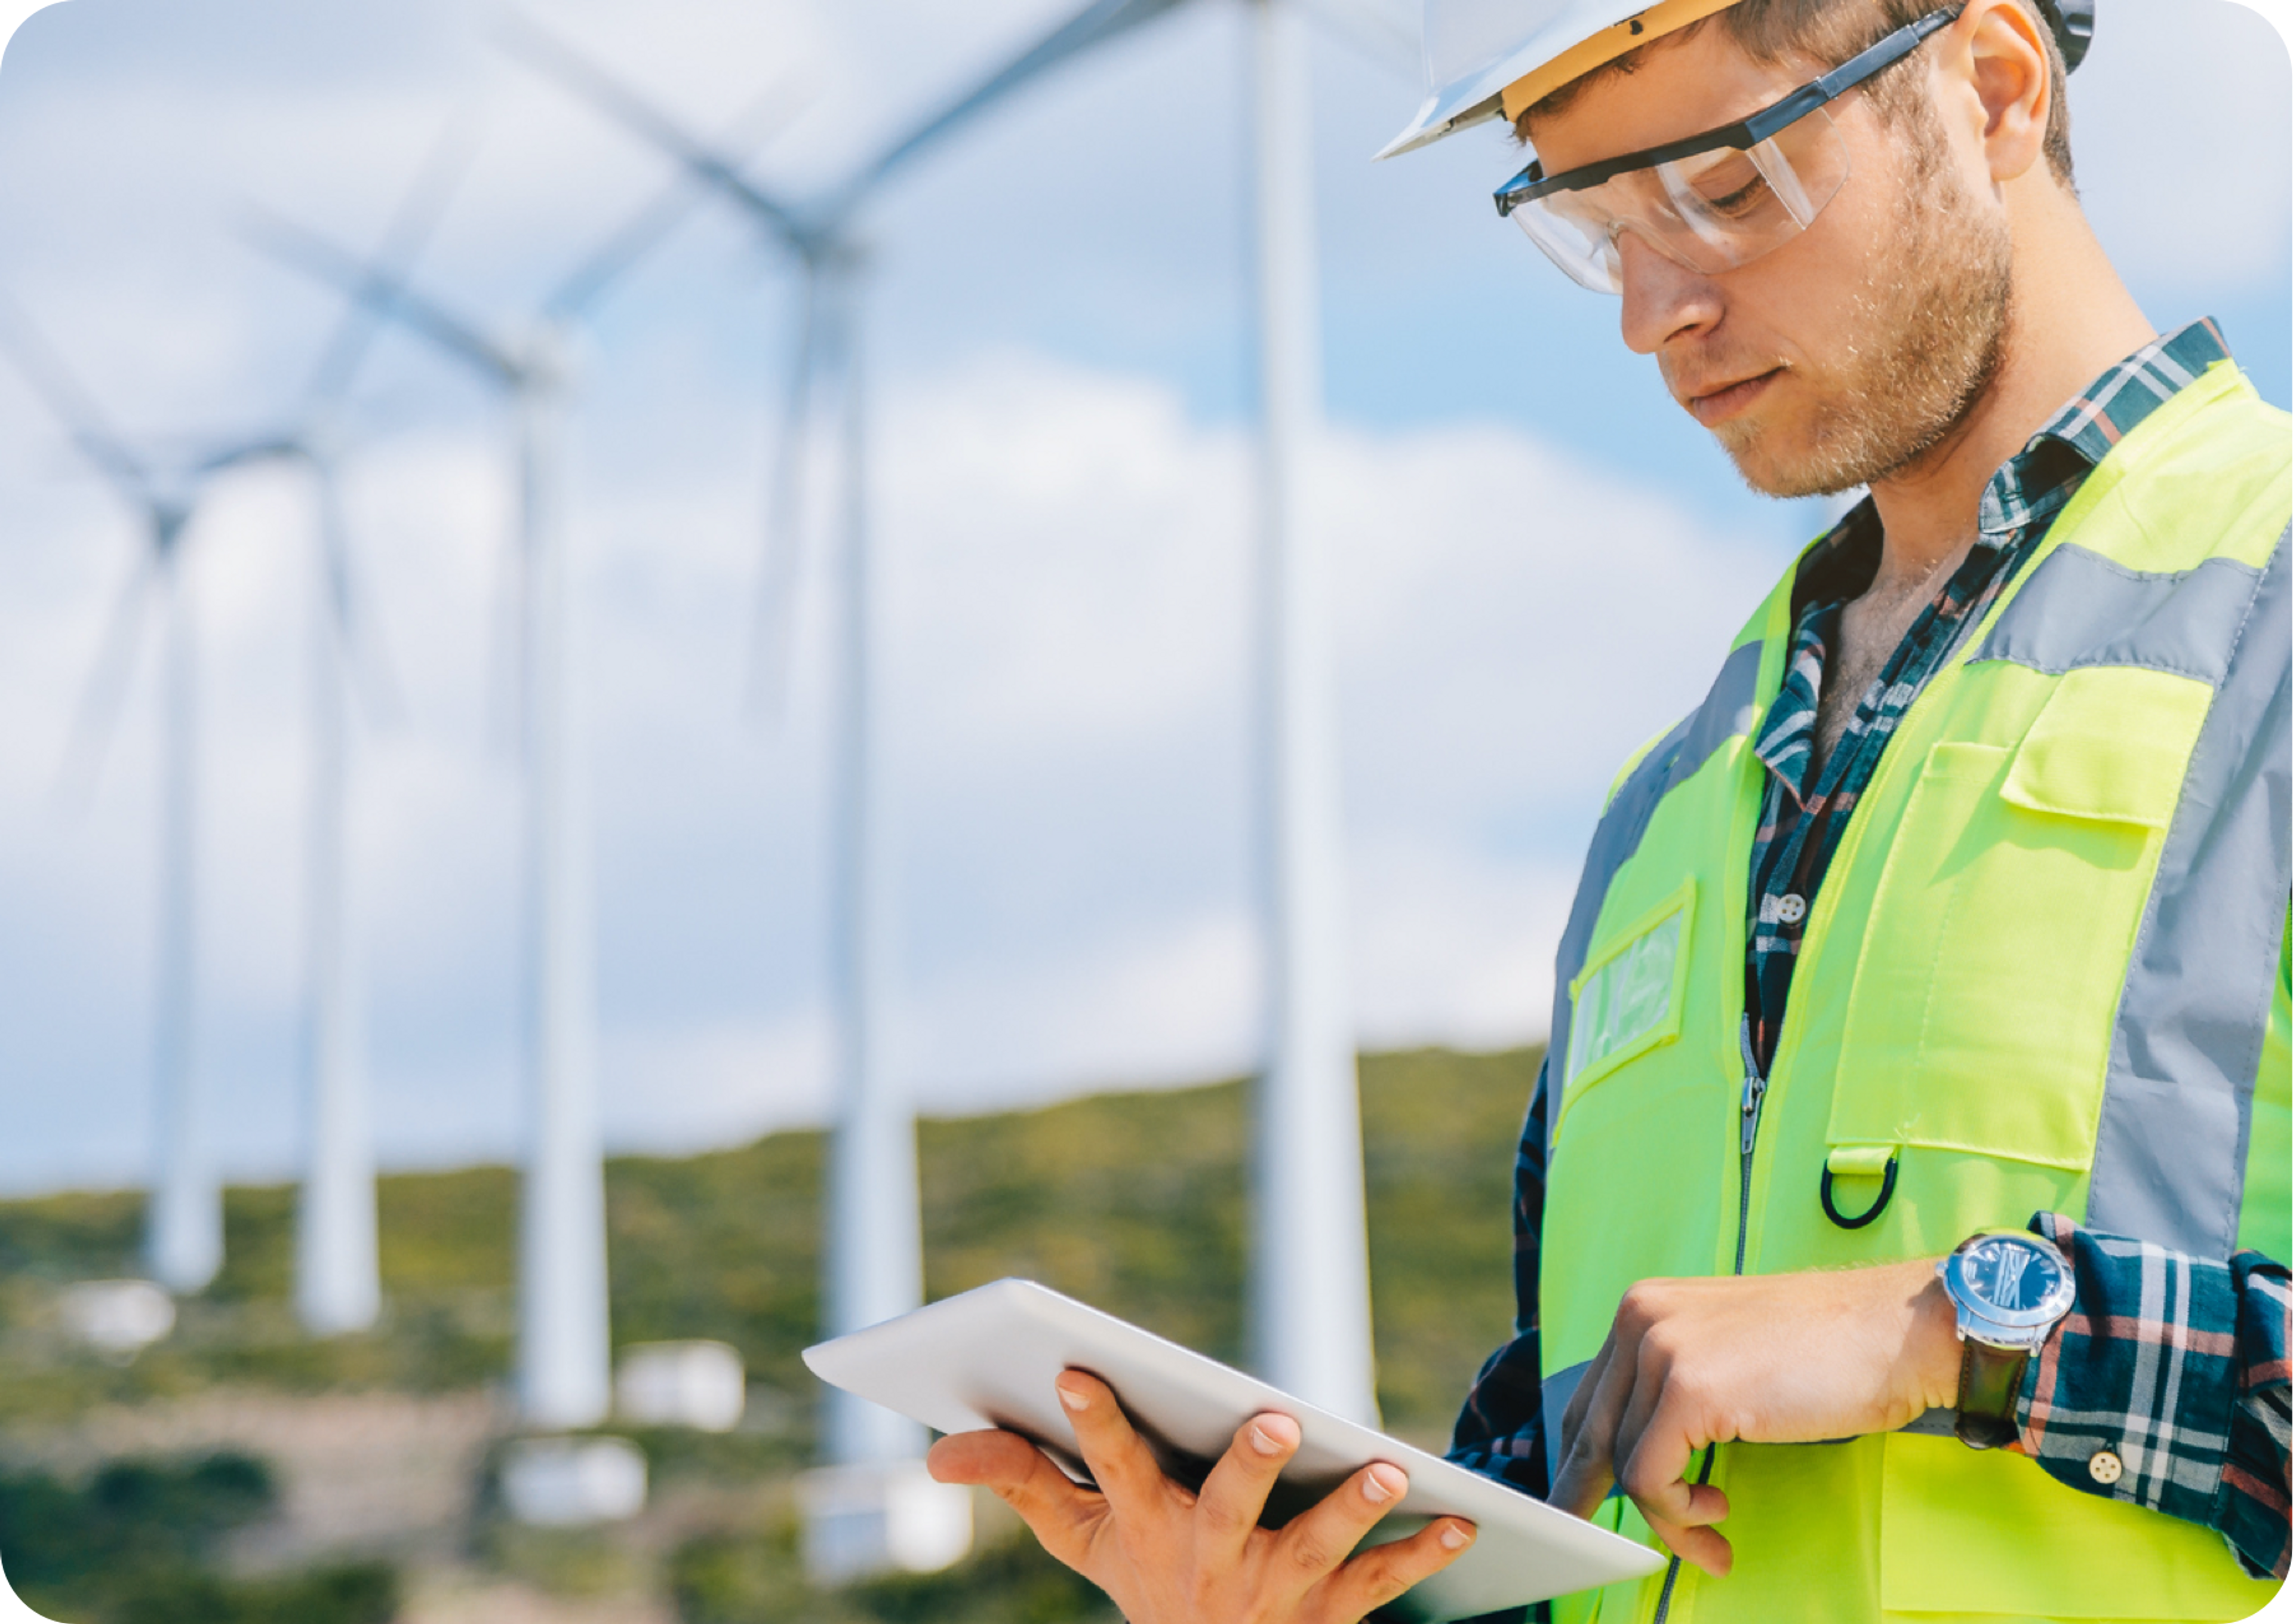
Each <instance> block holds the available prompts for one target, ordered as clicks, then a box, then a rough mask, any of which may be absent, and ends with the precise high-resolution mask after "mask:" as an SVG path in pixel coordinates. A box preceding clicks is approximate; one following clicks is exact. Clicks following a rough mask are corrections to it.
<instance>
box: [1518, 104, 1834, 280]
mask: <svg viewBox="0 0 2293 1624" xmlns="http://www.w3.org/2000/svg"><path fill="white" fill-rule="evenodd" d="M1847 170H1848V160H1847V143H1846V142H1845V141H1843V140H1842V139H1841V137H1840V134H1839V132H1838V130H1837V129H1836V128H1835V126H1834V125H1833V124H1832V122H1831V117H1830V115H1829V114H1828V113H1826V112H1822V111H1817V112H1814V113H1811V114H1809V115H1808V116H1807V117H1805V118H1803V119H1801V120H1799V121H1798V122H1797V123H1795V124H1793V125H1788V126H1787V127H1786V128H1785V129H1784V130H1782V131H1781V132H1779V133H1778V134H1776V135H1775V136H1774V137H1772V138H1771V139H1770V140H1767V141H1762V142H1761V143H1760V144H1759V145H1758V146H1756V147H1753V148H1751V149H1739V148H1734V147H1715V148H1714V149H1712V150H1710V151H1708V152H1699V153H1697V154H1696V155H1695V156H1693V157H1692V158H1680V159H1677V160H1675V161H1673V162H1672V163H1668V164H1658V165H1657V166H1654V167H1652V168H1649V169H1635V170H1633V171H1632V172H1631V173H1629V174H1620V175H1618V176H1616V178H1615V179H1613V180H1610V181H1607V182H1602V183H1601V184H1600V185H1599V186H1594V187H1588V188H1587V189H1585V190H1583V191H1565V192H1555V193H1553V194H1552V196H1550V197H1546V198H1538V199H1536V200H1535V202H1532V203H1524V204H1522V205H1521V206H1519V207H1518V208H1516V209H1514V210H1513V212H1512V218H1513V219H1515V220H1517V221H1519V222H1520V228H1521V230H1523V231H1525V232H1527V235H1528V239H1529V240H1530V241H1531V242H1533V243H1535V245H1536V246H1538V247H1539V248H1540V249H1542V250H1544V254H1545V256H1546V257H1547V258H1549V259H1551V260H1552V263H1554V264H1556V265H1558V266H1560V269H1561V270H1563V271H1567V272H1568V274H1569V276H1571V277H1572V278H1574V279H1576V281H1578V282H1580V283H1582V284H1583V285H1584V287H1589V288H1591V289H1592V290H1593V291H1594V292H1595V293H1608V294H1615V293H1622V292H1623V291H1624V259H1623V256H1622V255H1621V254H1620V253H1619V252H1618V244H1619V242H1620V241H1621V240H1622V238H1623V237H1624V234H1625V232H1627V231H1631V232H1633V233H1634V234H1635V235H1637V236H1638V237H1639V238H1641V241H1643V242H1644V243H1646V244H1647V245H1648V246H1650V247H1652V248H1654V249H1655V250H1656V251H1657V253H1659V254H1662V255H1665V257H1666V258H1667V259H1670V260H1673V262H1675V263H1679V264H1682V265H1685V266H1687V267H1688V268H1689V270H1691V271H1703V272H1704V273H1705V274H1706V275H1712V274H1714V273H1716V272H1719V271H1732V270H1734V269H1735V268H1736V267H1737V266H1738V265H1742V264H1747V263H1750V262H1751V261H1753V260H1755V259H1757V258H1759V257H1760V256H1761V255H1763V254H1767V253H1770V252H1772V251H1773V250H1775V249H1777V248H1779V247H1781V246H1783V245H1784V244H1786V243H1787V242H1789V241H1790V240H1791V239H1792V238H1795V237H1796V236H1798V235H1799V234H1800V233H1801V232H1802V231H1803V230H1806V229H1807V227H1808V225H1809V224H1810V222H1812V221H1813V220H1814V219H1815V217H1816V215H1817V214H1819V213H1821V212H1822V209H1823V206H1824V205H1826V204H1827V203H1829V202H1830V201H1831V200H1832V198H1835V197H1836V196H1838V195H1839V189H1840V188H1841V187H1842V186H1843V185H1845V184H1846V182H1847Z"/></svg>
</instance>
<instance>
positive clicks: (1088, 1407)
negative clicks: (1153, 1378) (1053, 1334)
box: [1052, 1370, 1168, 1517]
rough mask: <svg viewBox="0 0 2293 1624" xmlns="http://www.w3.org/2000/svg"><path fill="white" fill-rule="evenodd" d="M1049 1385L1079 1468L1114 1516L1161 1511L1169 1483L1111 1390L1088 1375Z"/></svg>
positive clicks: (1066, 1373) (1067, 1373)
mask: <svg viewBox="0 0 2293 1624" xmlns="http://www.w3.org/2000/svg"><path fill="white" fill-rule="evenodd" d="M1052 1385H1053V1386H1054V1388H1055V1389H1056V1390H1057V1393H1058V1395H1059V1402H1060V1404H1061V1405H1063V1406H1064V1407H1065V1410H1066V1412H1067V1422H1068V1424H1069V1425H1070V1426H1073V1427H1074V1433H1075V1444H1076V1446H1077V1447H1078V1448H1079V1449H1080V1450H1082V1458H1083V1464H1085V1465H1086V1466H1089V1467H1090V1475H1091V1480H1092V1481H1093V1482H1094V1483H1098V1487H1099V1491H1100V1492H1101V1493H1103V1494H1105V1495H1106V1500H1107V1504H1108V1505H1110V1506H1112V1507H1114V1514H1115V1515H1117V1516H1119V1517H1122V1516H1140V1515H1145V1514H1147V1511H1148V1510H1149V1509H1150V1508H1152V1507H1157V1506H1159V1505H1160V1504H1161V1503H1162V1499H1163V1494H1164V1493H1165V1492H1166V1485H1167V1483H1168V1480H1167V1479H1166V1478H1164V1476H1163V1467H1162V1465H1161V1463H1160V1462H1158V1461H1157V1460H1156V1459H1155V1452H1154V1451H1153V1450H1150V1449H1148V1448H1147V1445H1146V1443H1145V1442H1144V1441H1142V1440H1141V1439H1140V1438H1139V1436H1138V1434H1137V1433H1136V1432H1134V1431H1132V1430H1131V1426H1130V1418H1128V1417H1126V1416H1125V1415H1124V1414H1123V1413H1122V1405H1121V1404H1119V1403H1117V1402H1115V1399H1114V1390H1113V1389H1112V1388H1110V1387H1109V1386H1107V1385H1106V1383H1105V1382H1103V1381H1101V1380H1099V1379H1098V1378H1097V1377H1096V1376H1093V1375H1091V1374H1090V1372H1089V1371H1087V1370H1063V1371H1061V1372H1060V1373H1059V1376H1058V1378H1057V1381H1056V1382H1054V1383H1053V1384H1052Z"/></svg>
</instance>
